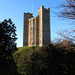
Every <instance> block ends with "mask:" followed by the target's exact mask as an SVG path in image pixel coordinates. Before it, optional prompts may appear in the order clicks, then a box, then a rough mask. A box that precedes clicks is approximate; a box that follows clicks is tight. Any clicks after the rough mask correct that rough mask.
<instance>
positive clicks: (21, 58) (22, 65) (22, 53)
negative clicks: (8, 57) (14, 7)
mask: <svg viewBox="0 0 75 75" xmlns="http://www.w3.org/2000/svg"><path fill="white" fill-rule="evenodd" d="M38 49H39V47H38V46H37V47H35V46H32V47H19V48H18V51H16V52H15V53H14V54H13V57H14V60H15V62H16V63H17V66H18V68H17V70H18V72H19V73H20V74H24V75H28V74H29V71H30V70H31V65H30V62H31V55H32V53H33V52H34V51H37V50H38ZM30 75H31V74H30Z"/></svg>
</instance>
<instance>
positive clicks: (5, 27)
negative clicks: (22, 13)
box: [0, 19, 17, 75]
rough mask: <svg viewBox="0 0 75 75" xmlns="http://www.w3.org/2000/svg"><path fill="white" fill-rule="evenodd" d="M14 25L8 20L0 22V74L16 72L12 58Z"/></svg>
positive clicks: (14, 36)
mask: <svg viewBox="0 0 75 75" xmlns="http://www.w3.org/2000/svg"><path fill="white" fill-rule="evenodd" d="M15 32H16V27H15V24H13V22H12V21H11V19H9V20H6V19H5V20H4V21H3V22H1V23H0V75H6V74H7V75H13V74H17V70H16V64H15V63H14V60H13V58H12V53H13V52H14V51H16V50H17V47H16V43H15V41H16V39H17V38H16V33H15Z"/></svg>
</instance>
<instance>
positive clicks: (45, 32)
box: [23, 6, 50, 46]
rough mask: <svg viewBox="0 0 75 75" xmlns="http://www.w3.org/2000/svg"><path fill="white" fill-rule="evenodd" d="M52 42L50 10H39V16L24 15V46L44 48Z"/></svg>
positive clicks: (42, 8) (42, 7)
mask: <svg viewBox="0 0 75 75" xmlns="http://www.w3.org/2000/svg"><path fill="white" fill-rule="evenodd" d="M49 42H50V8H48V9H46V8H44V6H41V8H40V9H39V10H38V16H37V17H33V16H32V14H30V13H24V31H23V46H43V45H46V44H47V43H49Z"/></svg>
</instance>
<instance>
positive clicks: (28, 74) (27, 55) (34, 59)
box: [13, 44, 75, 75]
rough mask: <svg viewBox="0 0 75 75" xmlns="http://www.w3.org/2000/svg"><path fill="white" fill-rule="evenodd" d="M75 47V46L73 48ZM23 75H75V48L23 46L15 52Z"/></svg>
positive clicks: (14, 55) (15, 57) (50, 45)
mask: <svg viewBox="0 0 75 75" xmlns="http://www.w3.org/2000/svg"><path fill="white" fill-rule="evenodd" d="M73 49H74V48H73ZM13 57H14V59H15V62H16V63H17V66H18V72H19V73H20V74H22V75H75V50H72V49H71V50H65V49H64V48H57V47H56V46H53V45H52V44H49V45H48V46H44V47H23V48H19V50H18V51H16V52H15V53H14V54H13Z"/></svg>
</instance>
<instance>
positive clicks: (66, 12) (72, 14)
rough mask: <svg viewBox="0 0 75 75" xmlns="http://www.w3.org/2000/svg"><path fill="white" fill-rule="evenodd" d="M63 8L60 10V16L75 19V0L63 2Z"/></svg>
mask: <svg viewBox="0 0 75 75" xmlns="http://www.w3.org/2000/svg"><path fill="white" fill-rule="evenodd" d="M61 6H62V7H63V10H62V11H61V12H60V17H64V18H68V19H73V20H74V19H75V0H66V2H65V3H63V4H61Z"/></svg>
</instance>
